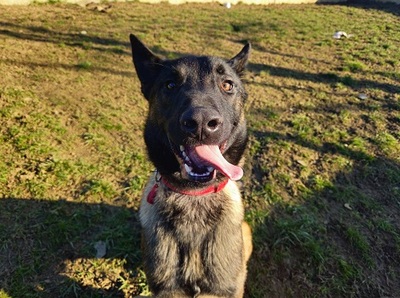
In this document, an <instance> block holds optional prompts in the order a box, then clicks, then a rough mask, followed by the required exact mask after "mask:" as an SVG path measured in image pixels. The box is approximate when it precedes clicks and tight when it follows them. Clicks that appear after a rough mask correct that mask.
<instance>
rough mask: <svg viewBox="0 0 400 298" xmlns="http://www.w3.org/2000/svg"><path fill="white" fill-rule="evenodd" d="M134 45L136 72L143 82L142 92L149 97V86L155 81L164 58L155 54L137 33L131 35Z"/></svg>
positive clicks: (133, 56)
mask: <svg viewBox="0 0 400 298" xmlns="http://www.w3.org/2000/svg"><path fill="white" fill-rule="evenodd" d="M129 38H130V41H131V47H132V59H133V64H134V65H135V68H136V73H137V75H138V77H139V80H140V82H141V84H142V92H143V94H144V96H145V97H147V91H148V88H149V87H151V83H152V82H154V80H155V78H156V77H157V74H158V72H159V69H160V67H161V63H162V59H161V58H159V57H158V56H156V55H154V54H153V53H152V52H151V51H150V50H149V49H148V48H147V47H146V46H145V45H144V44H143V43H142V42H141V41H140V40H139V39H138V38H137V37H136V36H135V35H133V34H131V35H129Z"/></svg>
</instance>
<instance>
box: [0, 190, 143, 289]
mask: <svg viewBox="0 0 400 298" xmlns="http://www.w3.org/2000/svg"><path fill="white" fill-rule="evenodd" d="M140 254H141V253H140V225H139V222H138V216H137V212H136V211H134V210H132V209H130V208H127V207H125V206H112V205H107V204H89V203H82V202H81V203H75V202H67V201H65V200H54V201H51V200H45V199H36V198H26V199H25V198H2V199H0V296H1V297H3V296H2V295H4V293H5V297H22V296H24V295H26V293H31V296H32V297H128V296H131V295H136V294H137V293H140V291H141V289H140V287H141V286H140V285H139V284H138V280H139V279H138V274H139V273H140V265H141V261H140V260H141V255H140ZM142 286H143V285H142ZM1 294H2V295H1ZM31 296H29V297H31ZM24 297H26V296H24Z"/></svg>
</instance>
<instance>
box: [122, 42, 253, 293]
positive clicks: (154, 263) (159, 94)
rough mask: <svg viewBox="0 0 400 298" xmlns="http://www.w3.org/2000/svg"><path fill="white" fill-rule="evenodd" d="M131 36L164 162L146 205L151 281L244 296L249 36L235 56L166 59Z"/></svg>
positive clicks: (159, 288)
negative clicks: (244, 159) (241, 184)
mask: <svg viewBox="0 0 400 298" xmlns="http://www.w3.org/2000/svg"><path fill="white" fill-rule="evenodd" d="M130 42H131V47H132V58H133V64H134V66H135V69H136V73H137V76H138V78H139V80H140V83H141V91H142V93H143V95H144V97H145V98H146V99H147V101H148V104H149V110H148V115H147V120H146V123H145V129H144V140H145V143H146V147H147V151H148V155H149V158H150V160H151V161H152V163H153V164H154V166H155V167H156V169H157V170H156V172H155V173H154V174H153V175H152V177H151V178H150V179H149V182H148V184H147V186H146V188H145V191H144V194H143V197H142V200H141V204H140V210H139V217H140V223H141V226H142V251H143V258H144V269H145V273H146V276H147V281H148V285H149V288H150V290H151V291H152V293H153V295H154V296H155V297H171V298H175V297H203V298H206V297H234V298H237V297H243V294H244V285H245V279H246V274H247V269H246V266H247V265H246V264H247V261H248V259H249V257H250V255H251V251H252V240H251V231H250V227H249V226H248V224H247V223H245V222H244V219H243V218H244V208H243V204H242V201H241V195H240V191H239V188H238V186H237V184H236V182H235V181H237V180H239V179H241V177H242V175H243V170H242V168H241V166H240V165H241V164H242V163H243V162H242V156H243V153H244V151H245V148H246V143H247V139H248V137H247V129H246V121H245V117H244V109H243V106H244V103H245V100H246V98H247V93H246V91H245V89H244V87H243V83H242V81H241V77H242V74H243V72H244V70H245V68H246V65H247V61H248V58H249V53H250V44H246V45H245V46H244V47H243V48H242V50H241V51H240V52H239V53H238V54H237V55H236V56H235V57H233V58H232V59H230V60H223V59H221V58H217V57H212V56H194V55H188V56H185V57H182V58H178V59H174V60H164V59H162V58H160V57H159V56H157V55H155V54H154V53H153V52H152V51H151V50H150V49H149V48H148V47H146V46H145V45H144V44H143V43H142V42H141V41H140V40H139V39H138V38H137V37H136V36H134V35H132V34H131V35H130Z"/></svg>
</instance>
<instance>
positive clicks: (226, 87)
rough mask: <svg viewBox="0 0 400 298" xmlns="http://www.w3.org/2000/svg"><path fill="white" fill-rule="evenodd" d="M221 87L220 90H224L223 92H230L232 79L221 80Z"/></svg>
mask: <svg viewBox="0 0 400 298" xmlns="http://www.w3.org/2000/svg"><path fill="white" fill-rule="evenodd" d="M221 88H222V90H224V91H225V92H231V91H232V89H233V82H232V81H229V80H226V81H223V82H222V83H221Z"/></svg>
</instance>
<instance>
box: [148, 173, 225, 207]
mask: <svg viewBox="0 0 400 298" xmlns="http://www.w3.org/2000/svg"><path fill="white" fill-rule="evenodd" d="M228 182H229V179H225V180H222V181H221V182H220V183H219V184H217V185H210V186H207V187H205V188H201V189H179V188H177V187H175V186H174V185H173V184H171V183H170V182H169V181H168V180H167V179H165V178H164V177H162V176H161V177H160V178H159V179H156V183H155V184H154V186H153V187H152V189H151V190H150V192H149V194H148V195H147V202H148V203H150V204H153V203H154V198H155V197H156V195H157V189H158V187H159V184H160V183H162V184H164V185H165V186H166V187H167V188H168V189H170V190H171V191H173V192H177V193H180V194H183V195H189V196H203V195H207V194H211V193H217V192H220V191H221V190H223V189H224V188H225V186H226V185H227V184H228Z"/></svg>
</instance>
